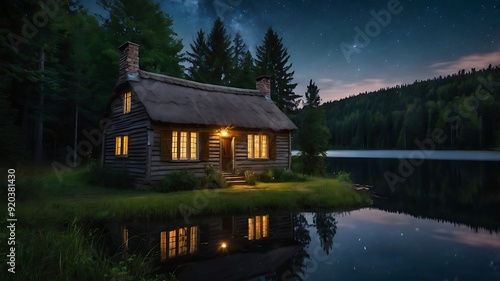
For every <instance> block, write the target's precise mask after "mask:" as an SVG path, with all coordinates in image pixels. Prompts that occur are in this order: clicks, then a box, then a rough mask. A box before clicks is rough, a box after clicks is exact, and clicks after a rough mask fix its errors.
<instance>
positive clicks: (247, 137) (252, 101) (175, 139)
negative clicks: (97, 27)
mask: <svg viewBox="0 0 500 281" xmlns="http://www.w3.org/2000/svg"><path fill="white" fill-rule="evenodd" d="M120 51H121V55H120V78H119V80H118V83H117V85H116V87H115V89H114V92H113V94H112V96H111V99H110V102H109V104H108V108H107V115H106V118H107V120H106V121H107V122H106V123H107V126H106V128H105V130H104V135H105V139H104V145H103V153H102V155H103V156H102V162H103V164H104V165H105V166H107V167H113V168H118V169H125V170H126V171H127V172H128V173H129V174H130V175H131V176H132V177H133V178H134V180H135V183H136V184H137V185H138V186H147V185H150V184H152V183H154V182H156V181H160V180H162V179H163V178H164V177H165V175H166V174H167V173H169V172H172V171H179V170H181V169H188V170H191V171H193V172H194V173H196V174H200V175H201V174H203V173H204V168H205V166H207V165H212V166H213V167H214V168H215V169H218V170H221V171H224V172H228V173H235V172H237V171H245V170H253V171H257V172H258V171H263V170H265V169H268V168H290V157H291V132H292V131H293V130H295V129H297V127H296V126H295V125H294V124H293V123H292V121H291V120H290V119H289V118H288V117H287V116H286V115H285V114H284V113H283V112H281V111H280V110H279V109H278V107H277V106H276V105H275V104H274V103H273V102H272V101H271V98H270V85H269V83H270V79H269V77H266V76H261V77H258V78H257V81H256V88H257V89H256V90H255V89H239V88H231V87H224V86H216V85H210V84H203V83H198V82H193V81H188V80H184V79H179V78H174V77H170V76H166V75H161V74H156V73H151V72H146V71H143V70H140V68H139V46H138V45H137V44H134V43H131V42H127V43H125V44H123V45H122V46H121V47H120Z"/></svg>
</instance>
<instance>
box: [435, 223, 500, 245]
mask: <svg viewBox="0 0 500 281" xmlns="http://www.w3.org/2000/svg"><path fill="white" fill-rule="evenodd" d="M432 237H434V238H436V239H441V240H448V241H453V242H457V243H461V244H466V245H469V246H476V247H493V248H500V234H495V235H492V234H490V233H484V232H471V231H470V230H468V229H467V230H463V229H459V228H456V229H445V228H438V229H436V230H434V231H433V233H432Z"/></svg>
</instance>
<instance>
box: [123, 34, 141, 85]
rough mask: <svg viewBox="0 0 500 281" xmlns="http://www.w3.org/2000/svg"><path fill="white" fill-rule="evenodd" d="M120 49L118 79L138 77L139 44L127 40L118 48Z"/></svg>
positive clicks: (125, 79) (135, 78)
mask: <svg viewBox="0 0 500 281" xmlns="http://www.w3.org/2000/svg"><path fill="white" fill-rule="evenodd" d="M118 49H119V50H120V70H119V80H120V81H127V80H138V79H139V72H138V71H139V45H138V44H136V43H132V42H130V41H127V42H125V43H123V44H122V45H121V46H120V47H119V48H118Z"/></svg>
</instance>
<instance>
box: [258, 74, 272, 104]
mask: <svg viewBox="0 0 500 281" xmlns="http://www.w3.org/2000/svg"><path fill="white" fill-rule="evenodd" d="M255 88H256V89H257V90H259V91H260V92H261V93H263V94H264V96H265V97H266V100H268V101H271V77H269V76H268V75H262V76H259V77H257V79H256V81H255Z"/></svg>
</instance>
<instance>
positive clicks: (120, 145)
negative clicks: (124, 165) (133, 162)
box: [115, 135, 130, 157]
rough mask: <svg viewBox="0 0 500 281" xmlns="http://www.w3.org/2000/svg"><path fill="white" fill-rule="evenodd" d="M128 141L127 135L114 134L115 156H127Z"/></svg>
mask: <svg viewBox="0 0 500 281" xmlns="http://www.w3.org/2000/svg"><path fill="white" fill-rule="evenodd" d="M118 140H119V141H118ZM125 140H126V141H125ZM129 143H130V139H129V136H128V135H119V136H115V156H118V157H127V156H128V152H129V147H128V145H129Z"/></svg>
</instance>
